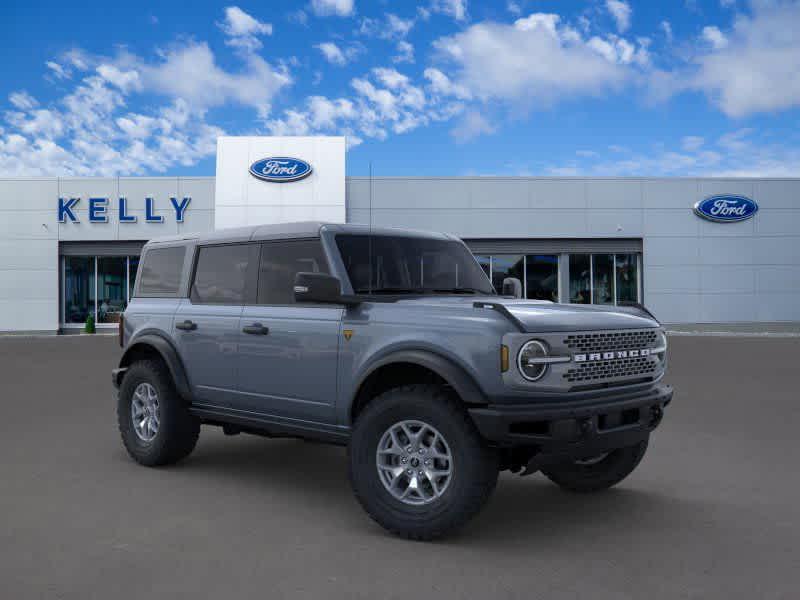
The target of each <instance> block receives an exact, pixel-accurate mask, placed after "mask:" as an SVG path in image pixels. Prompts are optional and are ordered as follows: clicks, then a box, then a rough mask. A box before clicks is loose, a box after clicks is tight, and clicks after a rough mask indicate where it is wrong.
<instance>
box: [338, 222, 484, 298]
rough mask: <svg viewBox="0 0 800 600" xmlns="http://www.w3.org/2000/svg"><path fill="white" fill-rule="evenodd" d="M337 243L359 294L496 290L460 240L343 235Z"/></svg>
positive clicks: (472, 292)
mask: <svg viewBox="0 0 800 600" xmlns="http://www.w3.org/2000/svg"><path fill="white" fill-rule="evenodd" d="M370 238H371V239H372V244H371V245H372V248H371V249H370ZM336 245H337V246H338V247H339V252H340V254H341V255H342V260H343V261H344V265H345V268H346V269H347V275H348V276H349V277H350V284H351V285H352V286H353V291H354V292H355V293H356V294H368V293H370V292H371V293H373V294H426V293H432V294H434V293H442V294H447V293H451V294H494V293H495V292H494V289H493V288H492V284H491V283H490V282H489V279H488V278H487V277H486V274H485V273H484V272H483V269H481V268H480V266H479V265H478V263H477V262H476V261H475V258H474V257H473V256H472V254H471V253H470V251H469V250H467V248H466V247H465V246H464V245H463V244H461V243H460V242H456V241H450V240H437V239H432V238H415V237H402V236H389V235H373V236H370V235H366V234H340V235H337V236H336ZM370 254H371V255H372V268H371V269H370V264H369V263H370Z"/></svg>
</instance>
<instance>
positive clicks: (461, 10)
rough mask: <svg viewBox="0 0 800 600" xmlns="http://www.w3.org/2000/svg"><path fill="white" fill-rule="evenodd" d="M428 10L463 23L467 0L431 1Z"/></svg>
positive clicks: (465, 16)
mask: <svg viewBox="0 0 800 600" xmlns="http://www.w3.org/2000/svg"><path fill="white" fill-rule="evenodd" d="M429 10H430V11H431V12H435V13H441V14H443V15H448V16H450V17H453V18H454V19H455V20H456V21H463V20H464V19H466V18H467V0H433V1H432V2H431V4H430V9H429Z"/></svg>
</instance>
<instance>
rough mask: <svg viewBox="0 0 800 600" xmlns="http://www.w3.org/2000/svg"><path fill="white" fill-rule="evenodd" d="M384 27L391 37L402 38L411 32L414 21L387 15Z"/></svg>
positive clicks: (390, 14)
mask: <svg viewBox="0 0 800 600" xmlns="http://www.w3.org/2000/svg"><path fill="white" fill-rule="evenodd" d="M386 25H387V26H388V31H389V33H391V35H392V36H394V37H398V38H404V37H406V36H407V35H408V32H409V31H411V28H412V27H414V19H402V18H400V17H398V16H397V15H395V14H392V13H387V15H386Z"/></svg>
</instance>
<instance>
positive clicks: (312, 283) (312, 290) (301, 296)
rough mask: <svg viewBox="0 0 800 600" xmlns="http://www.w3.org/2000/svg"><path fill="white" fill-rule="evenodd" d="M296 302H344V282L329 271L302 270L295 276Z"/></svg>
mask: <svg viewBox="0 0 800 600" xmlns="http://www.w3.org/2000/svg"><path fill="white" fill-rule="evenodd" d="M294 299H295V301H296V302H325V303H331V302H332V303H339V302H342V284H341V282H340V281H339V278H338V277H334V276H333V275H328V274H327V273H305V272H300V273H298V274H297V275H295V277H294Z"/></svg>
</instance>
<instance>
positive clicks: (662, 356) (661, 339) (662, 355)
mask: <svg viewBox="0 0 800 600" xmlns="http://www.w3.org/2000/svg"><path fill="white" fill-rule="evenodd" d="M658 348H659V349H661V352H659V353H658V360H660V361H661V362H664V360H666V358H667V334H666V332H665V331H659V332H658Z"/></svg>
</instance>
